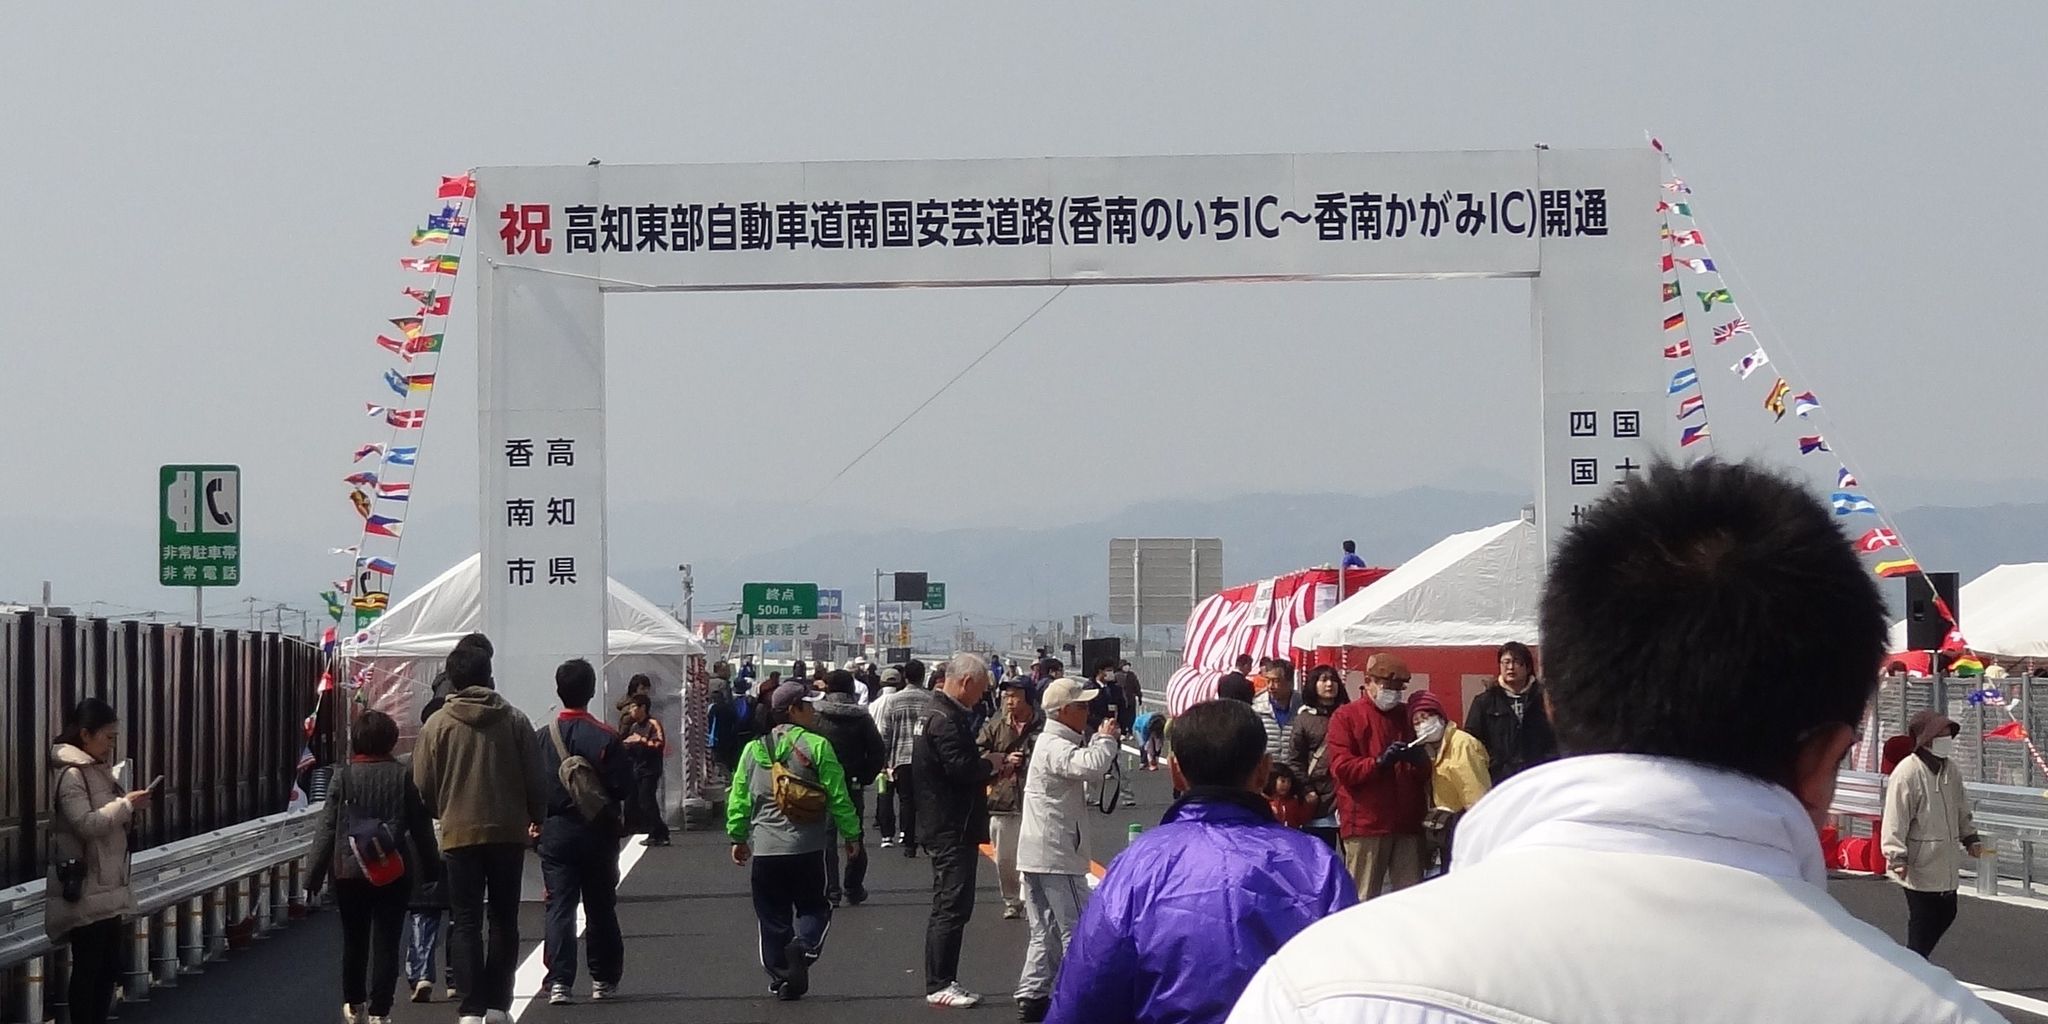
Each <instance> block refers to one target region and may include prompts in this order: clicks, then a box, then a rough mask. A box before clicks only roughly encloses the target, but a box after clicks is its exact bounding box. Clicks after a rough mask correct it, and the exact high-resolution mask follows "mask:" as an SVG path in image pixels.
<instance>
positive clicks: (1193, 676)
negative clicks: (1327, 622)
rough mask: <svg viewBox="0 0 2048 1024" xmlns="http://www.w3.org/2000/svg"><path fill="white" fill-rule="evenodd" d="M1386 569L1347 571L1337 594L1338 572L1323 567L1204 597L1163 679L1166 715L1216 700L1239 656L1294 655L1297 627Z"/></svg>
mask: <svg viewBox="0 0 2048 1024" xmlns="http://www.w3.org/2000/svg"><path fill="white" fill-rule="evenodd" d="M1390 571H1391V570H1388V569H1348V570H1345V572H1344V579H1343V587H1344V591H1345V593H1344V594H1342V595H1339V594H1338V593H1337V587H1338V579H1337V576H1338V574H1337V570H1335V569H1331V568H1321V569H1303V570H1301V571H1299V572H1291V573H1288V574H1287V575H1285V576H1275V577H1273V578H1272V579H1266V580H1260V581H1258V582H1257V583H1246V584H1243V585H1242V586H1236V587H1228V588H1225V589H1224V590H1222V591H1219V592H1218V593H1216V594H1215V595H1213V596H1211V597H1209V598H1206V599H1204V600H1203V601H1202V603H1200V604H1198V605H1196V606H1195V611H1194V614H1192V615H1189V616H1188V628H1187V642H1186V645H1185V646H1184V647H1183V648H1182V651H1181V667H1180V668H1179V669H1178V670H1177V671H1175V672H1174V673H1173V676H1172V678H1170V679H1168V680H1167V682H1166V713H1167V715H1168V716H1169V717H1172V716H1176V715H1179V714H1180V713H1181V712H1182V711H1185V710H1187V709H1188V708H1190V707H1193V706H1195V705H1196V704H1200V703H1201V702H1203V701H1205V700H1213V699H1215V697H1216V684H1217V683H1218V682H1220V681H1222V679H1223V677H1224V676H1225V675H1227V674H1229V673H1230V671H1231V669H1232V668H1233V667H1234V663H1235V662H1236V661H1237V657H1238V655H1240V654H1249V655H1251V656H1252V660H1254V661H1257V660H1258V659H1260V658H1291V657H1293V656H1294V630H1295V627H1297V626H1300V625H1302V624H1304V623H1306V622H1308V621H1309V620H1310V619H1313V618H1315V617H1316V616H1318V615H1320V614H1322V613H1323V612H1326V611H1329V610H1330V609H1331V608H1333V607H1336V605H1337V602H1338V601H1339V600H1341V599H1342V598H1343V597H1348V596H1350V595H1351V594H1353V593H1356V592H1358V591H1359V590H1360V589H1362V588H1363V587H1364V586H1365V585H1366V584H1368V583H1371V582H1372V581H1374V580H1376V579H1379V578H1380V577H1382V576H1385V575H1386V574H1387V573H1388V572H1390Z"/></svg>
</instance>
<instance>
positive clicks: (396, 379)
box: [384, 370, 406, 398]
mask: <svg viewBox="0 0 2048 1024" xmlns="http://www.w3.org/2000/svg"><path fill="white" fill-rule="evenodd" d="M384 386H385V387H388V388H390V389H391V390H392V391H394V392H396V393H397V394H398V397H400V398H404V397H405V394H406V391H405V374H402V373H400V372H398V371H397V370H386V371H384Z"/></svg>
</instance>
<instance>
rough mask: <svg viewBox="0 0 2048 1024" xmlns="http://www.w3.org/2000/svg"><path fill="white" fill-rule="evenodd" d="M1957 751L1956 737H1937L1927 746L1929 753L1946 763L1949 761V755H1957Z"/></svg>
mask: <svg viewBox="0 0 2048 1024" xmlns="http://www.w3.org/2000/svg"><path fill="white" fill-rule="evenodd" d="M1955 749H1956V738H1955V737H1954V736H1936V737H1935V738H1934V739H1933V741H1931V742H1929V743H1928V744H1927V752H1928V753H1930V754H1933V755H1934V756H1936V757H1938V758H1941V759H1942V760H1944V761H1946V760H1948V758H1949V755H1951V754H1953V753H1955Z"/></svg>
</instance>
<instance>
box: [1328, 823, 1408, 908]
mask: <svg viewBox="0 0 2048 1024" xmlns="http://www.w3.org/2000/svg"><path fill="white" fill-rule="evenodd" d="M1344 867H1345V868H1346V869H1348V870H1349V871H1350V872H1351V881H1352V882H1353V883H1354V884H1356V885H1357V886H1358V898H1359V899H1361V900H1369V899H1372V898H1373V897H1375V896H1382V895H1385V894H1387V893H1390V892H1393V891H1394V890H1396V889H1406V888H1407V887H1409V886H1411V885H1414V884H1415V883H1417V882H1420V881H1422V837H1421V836H1361V837H1356V838H1346V839H1345V840H1344Z"/></svg>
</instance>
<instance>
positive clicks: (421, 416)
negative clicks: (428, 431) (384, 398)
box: [384, 409, 427, 430]
mask: <svg viewBox="0 0 2048 1024" xmlns="http://www.w3.org/2000/svg"><path fill="white" fill-rule="evenodd" d="M384 422H385V423H388V424H390V425H391V426H393V427H396V428H398V429H399V430H418V429H419V428H421V427H423V426H426V425H427V411H426V410H425V409H393V410H391V411H390V412H389V413H387V414H386V415H385V417H384Z"/></svg>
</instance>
